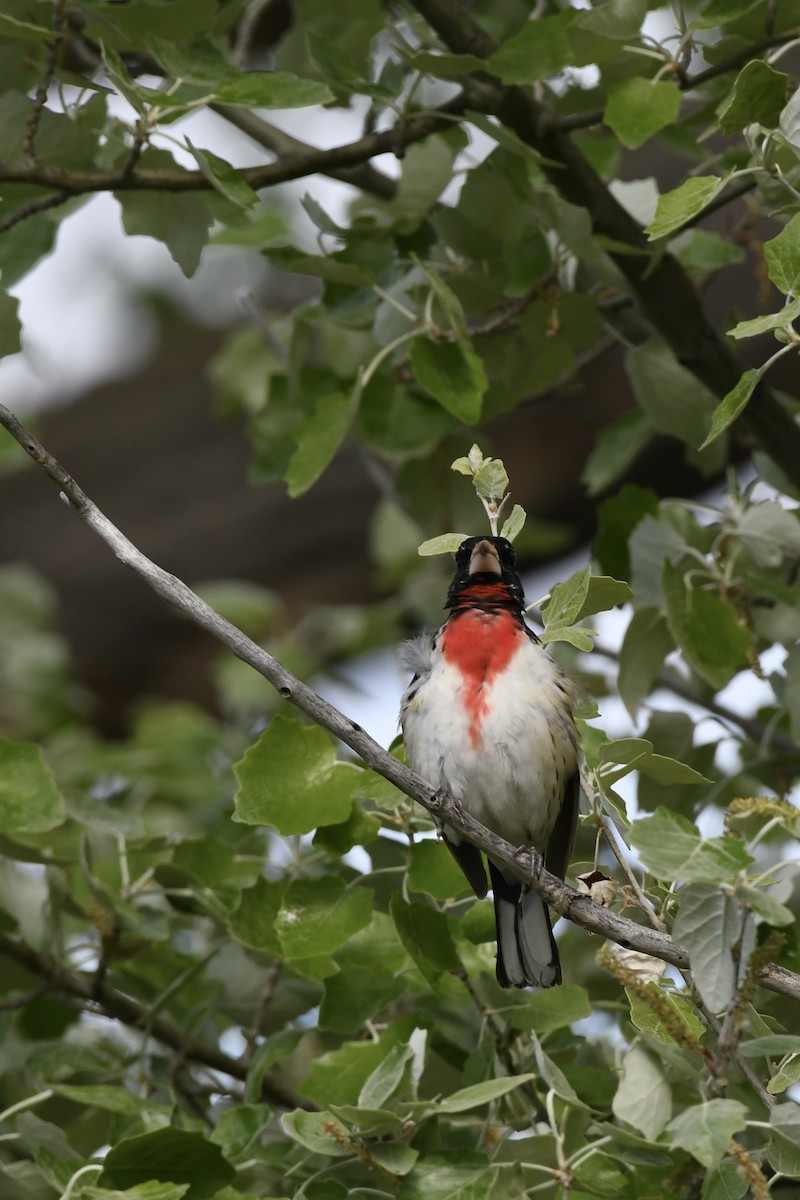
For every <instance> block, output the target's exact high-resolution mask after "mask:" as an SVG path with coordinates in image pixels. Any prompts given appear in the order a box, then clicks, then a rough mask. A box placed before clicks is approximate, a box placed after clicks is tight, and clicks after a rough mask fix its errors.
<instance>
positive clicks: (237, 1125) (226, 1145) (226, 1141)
mask: <svg viewBox="0 0 800 1200" xmlns="http://www.w3.org/2000/svg"><path fill="white" fill-rule="evenodd" d="M268 1120H269V1109H268V1108H267V1107H266V1105H264V1104H237V1105H235V1106H234V1107H233V1108H228V1109H225V1110H224V1111H223V1112H222V1113H220V1115H219V1118H218V1119H217V1123H216V1125H215V1126H214V1129H213V1132H212V1133H211V1135H210V1136H211V1141H212V1142H214V1144H215V1145H217V1146H220V1147H221V1148H222V1152H223V1154H224V1155H225V1157H226V1158H227V1160H228V1162H232V1163H237V1162H241V1161H242V1160H243V1159H245V1158H247V1156H248V1155H249V1153H250V1150H251V1148H252V1147H253V1146H254V1145H255V1143H256V1141H257V1140H258V1138H259V1136H260V1135H261V1134H262V1133H263V1131H264V1127H265V1125H266V1124H267V1121H268Z"/></svg>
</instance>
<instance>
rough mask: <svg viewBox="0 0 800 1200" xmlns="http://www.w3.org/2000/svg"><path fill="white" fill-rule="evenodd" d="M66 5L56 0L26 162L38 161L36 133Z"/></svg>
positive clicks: (27, 140) (30, 124) (26, 141)
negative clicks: (51, 32) (50, 39)
mask: <svg viewBox="0 0 800 1200" xmlns="http://www.w3.org/2000/svg"><path fill="white" fill-rule="evenodd" d="M65 7H66V0H55V4H54V6H53V19H52V29H53V40H52V41H51V42H50V43H49V44H48V47H47V55H46V56H45V60H44V70H43V72H42V77H41V79H40V80H39V83H38V86H37V88H36V95H35V96H34V97H33V106H32V108H31V111H30V114H29V116H28V120H27V122H26V125H25V136H24V137H23V139H22V157H23V158H24V159H25V162H26V163H30V164H31V165H33V164H35V163H36V134H37V133H38V131H39V122H40V121H41V119H42V111H43V109H44V106H45V103H46V101H47V96H48V93H49V91H50V84H51V83H52V82H53V76H54V75H55V70H56V65H57V63H58V55H59V52H60V50H61V43H62V41H63V40H64V10H65Z"/></svg>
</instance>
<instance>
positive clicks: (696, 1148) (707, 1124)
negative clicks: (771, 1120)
mask: <svg viewBox="0 0 800 1200" xmlns="http://www.w3.org/2000/svg"><path fill="white" fill-rule="evenodd" d="M746 1123H747V1109H746V1108H745V1106H744V1105H743V1104H740V1103H739V1101H738V1100H706V1101H705V1102H704V1103H703V1104H693V1105H691V1106H690V1107H689V1108H686V1109H684V1111H683V1112H682V1113H680V1114H679V1115H678V1116H677V1117H675V1118H674V1119H673V1120H672V1121H670V1123H669V1125H668V1126H667V1129H668V1130H669V1132H670V1133H671V1134H672V1141H673V1144H674V1145H676V1146H679V1147H680V1148H681V1150H686V1151H687V1152H688V1153H689V1154H691V1155H692V1157H693V1158H696V1159H697V1161H698V1162H699V1163H702V1165H703V1166H704V1167H706V1168H710V1167H714V1166H716V1165H717V1163H718V1162H719V1161H720V1159H721V1158H722V1157H723V1155H724V1154H725V1153H726V1152H727V1149H728V1144H729V1143H730V1140H731V1138H732V1137H733V1135H734V1134H735V1133H738V1132H739V1131H740V1130H741V1129H744V1127H745V1125H746Z"/></svg>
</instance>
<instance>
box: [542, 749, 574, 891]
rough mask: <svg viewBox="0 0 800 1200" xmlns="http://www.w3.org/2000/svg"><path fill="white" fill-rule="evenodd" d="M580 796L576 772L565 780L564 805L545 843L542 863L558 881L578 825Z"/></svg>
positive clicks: (563, 870)
mask: <svg viewBox="0 0 800 1200" xmlns="http://www.w3.org/2000/svg"><path fill="white" fill-rule="evenodd" d="M580 795H581V776H580V771H578V770H576V771H575V772H574V774H572V775H571V776H570V778H569V779H568V780H567V786H566V788H565V789H564V803H563V804H562V805H561V811H560V812H559V814H558V818H557V820H556V823H555V825H554V826H553V832H552V833H551V834H550V839H549V841H548V843H547V852H546V853H545V859H544V863H545V866H546V867H547V869H548V871H552V873H553V874H554V875H557V876H558V877H559V879H563V878H564V876H565V875H566V873H567V867H568V866H569V860H570V856H571V855H572V844H573V842H574V841H575V830H576V828H577V825H578V803H579V800H580Z"/></svg>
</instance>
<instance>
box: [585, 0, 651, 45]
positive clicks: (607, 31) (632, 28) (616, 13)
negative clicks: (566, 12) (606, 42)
mask: <svg viewBox="0 0 800 1200" xmlns="http://www.w3.org/2000/svg"><path fill="white" fill-rule="evenodd" d="M646 13H647V0H605V3H604V4H598V5H597V6H596V7H594V8H591V9H589V10H588V11H587V12H582V13H581V15H580V18H579V20H580V25H581V27H582V28H583V29H584V30H589V31H590V32H592V33H595V34H598V35H599V36H600V37H604V38H614V39H616V40H618V41H621V42H626V41H628V39H629V38H637V37H638V36H639V31H640V29H641V25H642V21H643V20H644V18H645V14H646Z"/></svg>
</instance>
